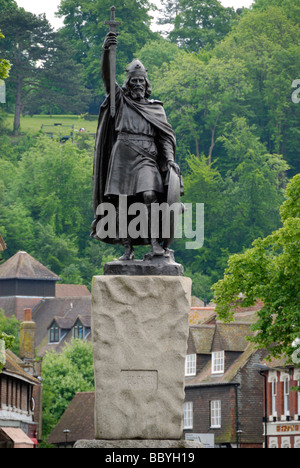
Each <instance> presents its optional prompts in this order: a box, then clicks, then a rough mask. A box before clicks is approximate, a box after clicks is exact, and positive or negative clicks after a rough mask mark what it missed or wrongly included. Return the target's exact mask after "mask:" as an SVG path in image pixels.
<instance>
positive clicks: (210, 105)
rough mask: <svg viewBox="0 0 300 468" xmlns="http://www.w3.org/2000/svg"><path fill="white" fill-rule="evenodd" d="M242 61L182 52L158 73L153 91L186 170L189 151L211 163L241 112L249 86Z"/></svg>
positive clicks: (181, 163) (156, 71)
mask: <svg viewBox="0 0 300 468" xmlns="http://www.w3.org/2000/svg"><path fill="white" fill-rule="evenodd" d="M245 71H246V70H245V64H244V63H243V61H242V60H239V61H237V60H234V59H229V60H222V59H216V58H215V57H212V58H209V57H208V56H207V54H206V53H199V54H190V53H186V52H182V53H181V54H179V55H178V56H176V57H175V59H174V60H173V61H172V62H170V64H164V66H163V67H162V68H160V69H157V70H155V73H154V78H153V89H154V90H155V91H154V92H155V96H158V97H159V98H160V99H162V100H163V101H164V106H165V108H166V112H167V115H168V118H169V119H170V122H171V123H172V126H173V128H174V130H175V133H176V136H177V140H178V160H179V163H180V165H181V166H182V167H183V169H185V167H186V165H185V162H184V159H185V157H184V155H185V154H186V152H187V151H190V152H192V153H194V154H195V155H196V156H199V155H200V154H201V153H204V154H205V155H206V156H207V157H208V163H211V162H212V159H213V151H214V147H215V144H216V139H217V137H218V136H219V135H220V134H221V132H222V130H223V128H224V124H225V123H226V122H228V120H229V121H231V119H232V114H234V113H239V112H241V109H243V103H244V101H245V96H246V95H247V93H248V92H249V87H250V84H249V83H248V82H247V80H246V78H245Z"/></svg>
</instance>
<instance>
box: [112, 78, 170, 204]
mask: <svg viewBox="0 0 300 468" xmlns="http://www.w3.org/2000/svg"><path fill="white" fill-rule="evenodd" d="M152 103H153V101H148V100H146V101H145V104H144V106H151V105H152ZM115 130H116V132H117V139H116V141H115V143H114V145H113V148H112V152H111V156H110V160H109V165H108V172H107V179H106V185H105V193H104V195H105V196H111V195H127V196H134V195H137V194H139V193H142V192H145V191H148V190H151V191H155V192H158V193H163V192H164V183H163V180H162V175H161V170H160V166H161V164H160V163H161V161H168V160H174V150H173V147H172V144H171V143H170V142H169V141H168V140H167V139H166V138H163V136H162V135H160V131H159V129H158V128H157V127H155V126H154V125H151V123H150V122H149V121H148V120H146V119H145V118H144V117H143V116H142V115H141V114H140V113H138V112H137V111H136V110H135V109H134V108H133V107H131V106H129V105H128V103H127V102H126V100H125V99H124V95H123V92H122V90H121V88H120V87H119V86H118V85H116V121H115ZM157 144H159V150H158V147H157Z"/></svg>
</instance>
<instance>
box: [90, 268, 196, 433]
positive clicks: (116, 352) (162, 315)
mask: <svg viewBox="0 0 300 468" xmlns="http://www.w3.org/2000/svg"><path fill="white" fill-rule="evenodd" d="M190 298H191V280H190V278H185V277H180V276H178V277H176V276H175V277H174V276H122V275H119V276H117V275H116V276H109V275H105V276H97V277H94V279H93V290H92V334H93V349H94V366H95V437H96V439H118V440H120V439H166V440H168V439H173V440H174V439H180V437H181V436H182V429H183V402H184V370H185V357H186V350H187V339H188V329H189V327H188V317H189V310H190Z"/></svg>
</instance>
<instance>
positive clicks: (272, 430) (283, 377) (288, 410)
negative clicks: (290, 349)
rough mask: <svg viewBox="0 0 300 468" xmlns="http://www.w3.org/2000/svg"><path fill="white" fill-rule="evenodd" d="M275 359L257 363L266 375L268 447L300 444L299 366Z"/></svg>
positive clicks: (287, 446) (261, 372)
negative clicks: (260, 363)
mask: <svg viewBox="0 0 300 468" xmlns="http://www.w3.org/2000/svg"><path fill="white" fill-rule="evenodd" d="M285 362H286V359H272V361H271V362H268V361H265V362H263V363H262V365H261V366H258V369H260V370H259V372H260V374H261V375H262V376H263V377H264V379H263V380H264V384H265V385H266V386H265V387H264V392H265V394H264V395H265V398H264V424H263V431H264V442H265V446H267V447H268V448H300V392H298V391H297V387H299V386H300V367H295V366H294V365H286V364H285Z"/></svg>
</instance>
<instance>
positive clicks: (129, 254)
mask: <svg viewBox="0 0 300 468" xmlns="http://www.w3.org/2000/svg"><path fill="white" fill-rule="evenodd" d="M122 243H123V245H124V247H125V250H124V253H123V255H122V256H121V257H120V258H119V260H121V261H122V260H133V259H134V250H133V246H132V244H131V242H130V240H128V239H126V240H125V241H123V242H122Z"/></svg>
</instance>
